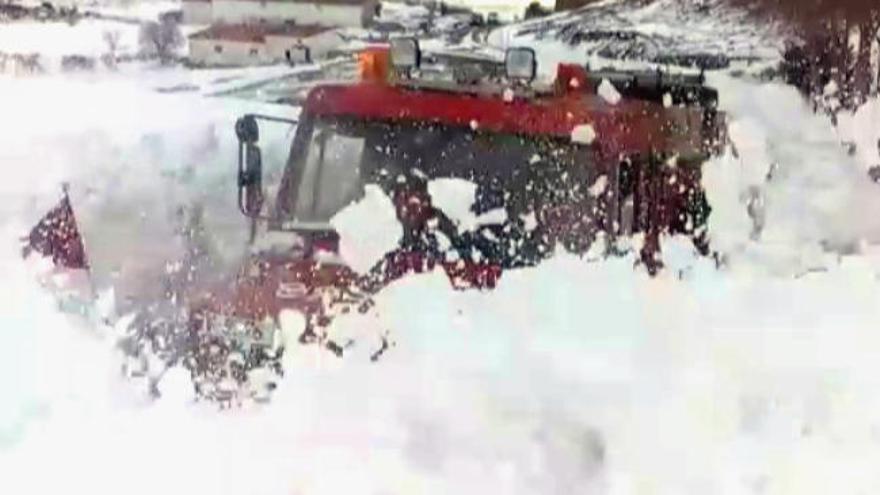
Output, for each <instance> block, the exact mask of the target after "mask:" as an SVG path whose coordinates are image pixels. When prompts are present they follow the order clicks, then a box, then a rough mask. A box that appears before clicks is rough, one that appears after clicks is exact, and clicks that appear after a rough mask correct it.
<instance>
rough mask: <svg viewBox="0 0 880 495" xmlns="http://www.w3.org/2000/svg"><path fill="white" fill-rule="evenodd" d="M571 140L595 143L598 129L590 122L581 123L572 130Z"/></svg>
mask: <svg viewBox="0 0 880 495" xmlns="http://www.w3.org/2000/svg"><path fill="white" fill-rule="evenodd" d="M571 140H572V142H575V143H580V144H593V141H595V140H596V130H595V129H593V126H592V125H590V124H579V125H576V126H574V128H573V129H572V130H571Z"/></svg>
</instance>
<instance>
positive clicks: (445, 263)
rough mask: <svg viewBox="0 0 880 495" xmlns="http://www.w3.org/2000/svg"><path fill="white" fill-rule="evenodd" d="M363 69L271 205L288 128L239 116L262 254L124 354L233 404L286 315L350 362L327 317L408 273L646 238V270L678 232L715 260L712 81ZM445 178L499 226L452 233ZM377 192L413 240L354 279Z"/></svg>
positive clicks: (487, 63)
mask: <svg viewBox="0 0 880 495" xmlns="http://www.w3.org/2000/svg"><path fill="white" fill-rule="evenodd" d="M358 56H359V59H358V64H359V71H360V80H358V81H356V82H353V83H347V84H321V85H318V86H316V87H314V88H313V89H311V91H310V92H309V94H308V96H307V98H306V100H305V102H304V104H303V105H302V111H301V114H300V116H299V120H298V122H295V124H296V133H295V136H294V138H293V143H292V146H291V149H290V155H289V158H288V161H287V165H286V167H285V170H284V172H283V177H282V178H281V182H280V184H279V185H277V194H274V197H273V198H270V199H271V201H267V200H266V199H267V198H266V190H267V189H265V188H264V184H263V174H262V160H261V152H260V147H259V135H260V129H259V125H260V123H261V121H264V120H281V121H284V122H287V121H285V120H284V119H277V118H274V117H265V116H258V115H245V116H243V117H242V118H240V119H239V120H238V122H237V123H236V126H235V132H236V134H237V137H238V140H239V165H238V189H239V192H238V203H239V208H240V210H241V211H242V213H244V215H246V216H247V217H249V218H250V219H251V227H252V228H251V241H252V243H253V246H254V249H252V250H251V255H250V258H249V259H248V260H247V261H246V262H245V263H244V264H243V265H242V267H241V269H240V270H239V272H238V273H237V274H235V275H234V276H233V277H232V278H231V279H229V280H225V281H223V283H220V284H217V285H216V286H212V287H202V286H195V287H189V288H188V289H187V290H186V291H185V293H184V294H183V295H178V296H175V298H174V301H175V302H176V303H178V304H179V303H180V302H181V301H182V302H183V304H182V306H183V310H182V311H180V312H179V315H180V316H178V317H176V318H178V319H177V320H176V322H177V323H175V322H174V318H171V319H169V318H154V317H150V313H146V315H147V316H146V317H145V318H143V319H141V320H139V321H138V320H136V322H135V324H134V325H133V329H132V333H131V335H130V338H128V339H127V341H126V342H125V344H124V348H125V349H126V351H127V352H128V353H129V354H131V355H132V356H142V355H143V354H145V353H153V354H158V355H159V356H160V357H161V358H163V359H165V360H166V361H167V362H168V363H169V364H175V363H182V364H184V365H185V366H187V367H188V368H189V369H190V371H191V372H192V374H193V376H194V378H195V382H196V384H197V385H196V386H197V388H198V389H199V393H201V394H202V395H204V396H208V397H222V396H223V395H224V393H226V392H223V391H222V390H221V389H222V387H221V386H220V384H221V383H229V382H230V381H231V382H234V383H238V384H239V385H241V384H244V383H247V382H248V380H249V378H248V377H249V374H250V372H251V371H253V370H255V369H257V368H262V369H265V368H269V369H274V370H276V371H280V370H279V369H278V363H279V362H280V357H281V353H282V352H283V348H282V347H281V346H279V344H278V339H277V334H278V332H277V329H278V328H279V315H281V314H282V312H284V311H285V310H293V311H297V312H300V313H302V314H304V315H305V316H306V321H307V324H306V328H305V330H304V331H303V333H302V335H301V337H300V340H301V341H303V342H317V343H319V344H321V345H323V346H325V347H327V348H329V349H330V350H332V351H335V352H336V353H342V352H343V348H344V344H343V343H338V342H332V341H331V339H329V338H328V337H327V336H326V334H325V333H324V332H323V330H322V329H324V328H326V326H327V323H328V322H329V321H331V320H332V317H333V316H332V315H334V314H338V312H340V311H347V310H351V309H356V310H357V309H360V310H363V309H364V308H366V307H368V306H369V304H370V302H369V301H370V296H371V295H373V294H375V293H376V292H377V291H378V290H380V289H381V288H382V287H383V286H385V285H387V284H388V283H389V282H391V281H393V280H395V279H398V278H400V277H402V276H404V275H406V274H407V273H411V272H424V271H429V270H443V271H445V273H446V274H447V275H448V277H449V279H450V281H451V282H452V286H453V287H455V288H459V289H462V288H476V289H489V288H492V287H493V286H495V284H496V283H497V282H498V280H499V278H500V277H502V276H503V273H504V271H505V270H509V269H515V268H519V267H527V266H533V265H536V264H538V263H540V262H541V260H543V259H545V258H547V257H549V256H552V254H553V253H554V252H555V251H557V250H559V249H565V250H568V251H571V252H574V253H586V252H587V251H588V250H592V251H593V252H595V251H596V249H597V248H598V249H599V250H604V252H606V253H608V254H609V255H614V254H618V253H620V252H621V251H622V250H626V249H628V248H627V247H626V243H623V242H618V241H621V240H623V239H633V238H636V239H640V242H635V243H630V245H633V246H635V247H634V248H631V249H635V250H637V251H638V259H639V260H640V261H639V263H640V264H641V265H643V266H644V267H645V269H647V270H648V271H651V272H653V271H655V270H658V269H660V268H661V264H660V262H659V261H658V256H657V255H658V253H659V250H660V248H661V246H660V241H661V238H662V236H663V235H665V234H681V235H686V236H690V237H691V238H692V239H693V241H694V245H695V246H696V247H697V248H698V249H699V250H701V251H702V252H704V253H705V252H707V251H708V247H707V245H706V237H705V234H704V228H705V224H706V218H707V216H708V214H709V207H708V205H707V203H706V200H705V197H704V194H703V192H702V189H701V187H700V167H701V165H702V164H703V163H704V162H705V161H706V160H707V158H709V157H710V156H711V155H712V154H713V153H715V152H717V151H718V150H719V148H720V146H721V145H722V143H723V140H724V139H723V138H724V136H723V134H724V126H723V117H722V115H721V114H719V112H718V111H717V109H716V106H717V92H716V91H715V90H713V89H712V88H709V87H706V86H705V85H704V84H703V78H702V75H700V76H696V75H670V74H664V73H660V72H622V71H614V70H600V71H590V70H587V69H585V68H584V67H582V66H578V65H567V64H560V65H559V66H558V67H557V68H556V70H555V73H556V77H555V79H554V80H553V81H552V82H550V83H544V84H540V83H539V82H536V81H535V79H536V71H537V63H538V61H537V60H536V57H535V52H534V51H532V50H530V49H528V48H514V49H510V50H508V51H507V52H506V55H505V57H504V60H503V61H500V60H498V61H495V60H490V59H486V58H480V57H476V56H470V57H461V56H455V57H453V56H449V55H448V54H447V55H442V54H434V55H429V54H423V53H422V52H421V50H420V49H419V45H418V43H417V42H416V41H414V40H411V39H398V40H394V41H392V42H391V43H390V47H389V48H374V49H368V50H366V51H364V52H362V53H360V54H359V55H358ZM600 86H605V88H604V90H603V91H599V90H598V88H599V87H600ZM608 86H613V89H612V90H611V91H610V92H609V91H608V89H609V87H608ZM600 93H601V94H602V96H600ZM289 123H292V122H289ZM444 178H457V179H464V180H466V181H469V182H470V183H472V184H473V185H475V195H474V198H473V204H472V205H471V211H472V213H473V214H474V215H481V214H483V213H486V212H490V211H497V210H502V211H503V212H504V215H502V216H496V215H492V218H498V219H499V220H497V221H495V222H494V223H492V222H489V223H481V224H479V225H477V226H476V227H469V226H464V225H462V224H460V223H457V222H456V221H455V219H453V218H450V217H449V216H447V214H446V213H445V212H443V211H442V209H441V208H439V207H438V206H437V205H436V204H435V202H433V201H432V198H431V196H430V194H429V188H428V187H427V186H428V184H429V183H430V182H431V181H433V180H436V179H444ZM367 185H375V186H377V187H379V188H381V190H382V191H383V192H384V194H385V195H387V197H388V198H390V199H391V200H392V202H393V204H394V205H395V209H396V215H397V219H398V220H399V222H400V224H401V226H402V230H403V236H402V239H401V241H400V243H399V245H398V246H397V248H396V249H394V250H393V251H391V252H388V253H386V254H385V256H384V257H383V258H382V259H379V260H377V261H376V264H375V265H374V267H373V268H372V269H371V270H368V271H367V272H366V273H358V272H356V271H354V270H352V269H351V268H350V267H349V266H348V265H347V264H346V263H345V260H344V259H342V258H341V257H340V256H339V254H338V253H339V235H338V233H337V232H335V231H334V229H333V227H332V223H331V219H332V218H333V217H334V216H335V215H336V214H337V213H339V212H340V211H341V210H343V209H344V208H346V207H347V206H349V205H351V204H352V203H354V202H356V201H358V200H359V199H360V198H361V197H363V195H364V194H365V188H366V186H367ZM227 392H228V387H227Z"/></svg>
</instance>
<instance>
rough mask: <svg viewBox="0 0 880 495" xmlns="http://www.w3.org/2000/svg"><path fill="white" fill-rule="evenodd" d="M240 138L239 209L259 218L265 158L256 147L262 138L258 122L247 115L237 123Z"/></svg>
mask: <svg viewBox="0 0 880 495" xmlns="http://www.w3.org/2000/svg"><path fill="white" fill-rule="evenodd" d="M235 134H236V136H237V137H238V209H239V210H241V212H242V213H244V215H245V216H248V217H251V218H257V217H258V216H259V215H260V211H261V210H262V209H263V157H262V156H261V153H260V147H259V146H257V145H256V142H257V140H258V139H259V138H260V129H259V126H258V125H257V120H256V119H255V118H254V117H253V116H251V115H246V116H244V117H242V118H240V119H238V121H236V122H235Z"/></svg>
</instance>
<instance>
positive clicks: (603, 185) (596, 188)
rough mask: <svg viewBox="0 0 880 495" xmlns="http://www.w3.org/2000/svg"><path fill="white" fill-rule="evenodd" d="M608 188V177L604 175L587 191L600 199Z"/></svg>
mask: <svg viewBox="0 0 880 495" xmlns="http://www.w3.org/2000/svg"><path fill="white" fill-rule="evenodd" d="M607 188H608V177H606V176H604V175H602V176H600V177H599V178H598V179H596V182H594V183H593V185H592V186H590V188H589V189H588V190H587V191H588V192H589V193H590V196H592V197H594V198H598V197H599V196H600V195H601V194H602V193H604V192H605V189H607Z"/></svg>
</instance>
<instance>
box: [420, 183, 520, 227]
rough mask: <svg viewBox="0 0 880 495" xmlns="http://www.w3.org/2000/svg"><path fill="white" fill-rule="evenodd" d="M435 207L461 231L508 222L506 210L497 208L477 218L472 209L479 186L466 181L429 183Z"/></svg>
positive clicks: (429, 191) (429, 190)
mask: <svg viewBox="0 0 880 495" xmlns="http://www.w3.org/2000/svg"><path fill="white" fill-rule="evenodd" d="M428 193H429V194H430V195H431V202H432V203H433V205H434V207H435V208H437V209H439V210H440V211H442V212H443V213H444V214H446V216H447V217H449V219H450V220H452V221H453V222H455V224H456V225H458V228H459V230H461V231H469V230H474V229H476V228H477V227H478V226H480V225H498V224H503V223H504V222H506V221H507V212H506V211H505V210H504V208H496V209H494V210H489V211H487V212H484V213H483V214H482V215H479V216H477V215H476V214H475V213H474V211H473V210H472V207H473V205H474V202H475V201H476V197H477V196H476V193H477V185H476V184H474V183H473V182H470V181H467V180H464V179H451V178H444V179H435V180H432V181H431V182H429V183H428Z"/></svg>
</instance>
